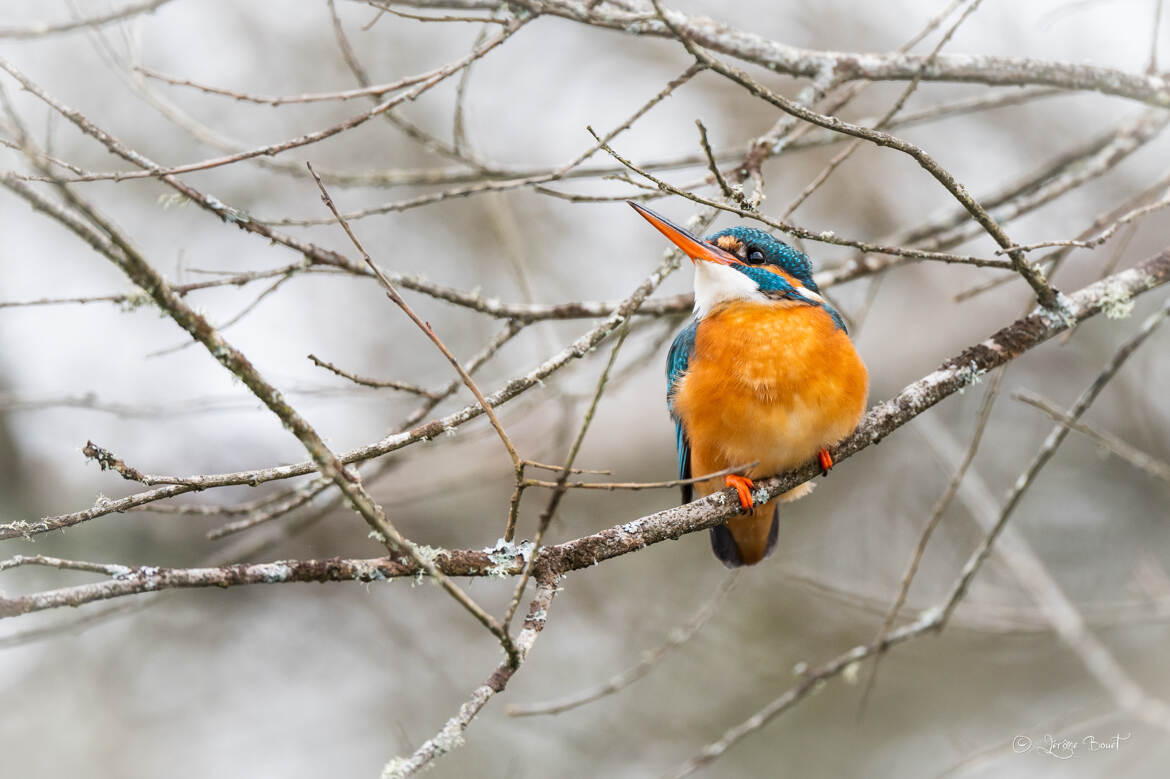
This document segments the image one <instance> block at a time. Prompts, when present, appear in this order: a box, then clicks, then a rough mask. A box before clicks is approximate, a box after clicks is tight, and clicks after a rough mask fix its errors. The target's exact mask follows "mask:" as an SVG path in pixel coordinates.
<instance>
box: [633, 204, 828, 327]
mask: <svg viewBox="0 0 1170 779" xmlns="http://www.w3.org/2000/svg"><path fill="white" fill-rule="evenodd" d="M627 202H629V203H630V205H631V206H633V207H634V210H636V211H637V212H638V213H639V214H641V215H642V216H643V217H644V218H645V219H646V221H648V222H649V223H650V224H652V225H654V227H655V228H657V229H658V231H659V232H661V233H662V234H663V235H665V236H666V237H667V238H669V239H670V240H671V242H672V243H673V244H674V245H675V246H677V247H678V248H679V249H681V250H682V251H683V252H685V253H686V255H687V256H688V257H690V258H691V260H692V261H693V262H694V263H695V313H696V314H698V316H700V317H702V316H705V315H706V314H708V313H710V312H711V311H712V310H713V309H714V308H716V307H717V306H719V305H721V304H723V303H729V302H732V301H735V300H758V301H767V300H774V301H781V300H784V301H790V302H792V303H806V304H809V305H814V306H817V305H824V304H825V301H824V298H822V297H821V295H820V291H819V290H818V289H817V285H816V282H815V281H813V277H812V264H811V263H810V262H809V260H808V257H806V256H805V255H804V253H802V252H799V251H797V250H796V249H793V248H792V247H791V246H789V245H788V244H786V243H784V242H783V241H780V240H777V239H776V238H773V237H772V236H770V235H768V234H767V233H765V232H764V231H763V230H756V229H755V228H752V227H730V228H728V229H726V230H720V231H719V232H717V233H715V234H713V235H709V236H707V238H706V240H702V239H700V238H697V237H696V236H694V235H692V234H691V233H690V232H689V231H687V230H684V229H683V228H681V227H679V226H678V225H676V224H674V223H673V222H671V221H670V220H669V219H666V218H665V217H663V216H661V215H659V214H656V213H654V212H653V211H651V210H650V209H648V208H646V207H644V206H641V205H638V204H637V203H634V202H632V201H627Z"/></svg>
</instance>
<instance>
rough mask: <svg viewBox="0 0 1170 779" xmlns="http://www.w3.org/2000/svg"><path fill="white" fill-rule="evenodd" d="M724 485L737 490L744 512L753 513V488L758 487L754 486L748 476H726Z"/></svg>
mask: <svg viewBox="0 0 1170 779" xmlns="http://www.w3.org/2000/svg"><path fill="white" fill-rule="evenodd" d="M723 483H724V484H726V485H727V486H728V487H732V488H734V489H735V491H736V493H738V494H739V505H740V507H741V508H742V509H743V510H744V511H751V508H752V488H753V487H755V486H756V485H754V484H752V480H751V479H749V478H748V477H746V476H724V477H723Z"/></svg>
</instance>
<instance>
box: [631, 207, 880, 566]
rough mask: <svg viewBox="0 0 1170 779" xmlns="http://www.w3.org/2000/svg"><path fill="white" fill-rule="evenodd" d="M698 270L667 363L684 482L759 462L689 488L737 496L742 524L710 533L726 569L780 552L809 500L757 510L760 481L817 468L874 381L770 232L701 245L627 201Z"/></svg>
mask: <svg viewBox="0 0 1170 779" xmlns="http://www.w3.org/2000/svg"><path fill="white" fill-rule="evenodd" d="M627 202H629V204H630V205H631V206H633V207H634V209H635V210H636V211H637V212H638V213H639V214H641V215H642V216H643V217H645V219H646V220H647V221H648V222H650V224H652V225H653V226H654V227H656V228H657V229H658V231H659V232H661V233H662V234H663V235H665V236H666V237H667V238H669V239H670V240H671V242H673V243H674V245H675V246H677V247H678V248H679V249H681V250H682V251H683V252H684V253H686V255H687V256H688V257H690V258H691V261H692V262H693V263H694V266H695V309H694V317H693V318H692V319H691V321H690V322H689V323H688V324H687V326H686V327H684V328H683V330H682V332H680V333H679V334H678V336H677V337H676V338H675V339H674V343H673V344H672V345H671V347H670V352H669V353H668V355H667V358H666V377H667V395H666V398H667V406H668V408H669V410H670V415H671V417H672V418H673V420H674V423H675V441H676V444H677V448H678V475H679V478H680V479H690V478H692V475H694V476H702V475H704V474H708V473H717V472H719V471H724V470H727V469H730V468H736V467H737V466H744V465H748V464H749V463H755V465H753V466H752V467H751V468H749V469H747V471H746V472H745V474H744V475H742V476H740V475H730V476H724V477H723V478H722V479H719V478H718V477H715V478H711V479H707V480H704V481H699V482H696V483H694V484H693V486H692V485H691V484H687V485H684V486H683V488H682V498H683V502H684V503H687V502H689V501H690V500H691V499H692V498H693V496H694V492H696V491H697V492H698V493H699V495H700V496H706V495H710V494H712V493H714V492H717V491H719V490H721V489H725V488H727V487H730V488H732V489H734V490H735V493H736V495H737V497H738V499H739V504H740V508H741V512H742V513H741V514H740V515H739V516H736V517H732V518H731V519H728V520H727V522H726V523H724V524H722V525H719V526H718V527H713V528H711V547H712V549H713V550H714V551H715V556H716V557H718V558H719V559H720V560H721V561H722V562H723V564H724V565H726V566H727V567H728V568H737V567H739V566H743V565H754V564H755V563H758V562H759V561H760V560H763V559H764V558H765V557H767V556H768V555H770V554H771V553H772V550H773V549H774V548H775V546H776V536H777V531H778V528H779V516H778V505H779V504H780V503H788V502H790V501H793V500H797V499H799V498H802V497H804V496H805V495H807V494H808V493H809V492H811V491H812V488H813V486H814V485H813V484H812V483H811V482H806V483H805V484H802V485H800V486H798V487H795V488H793V489H791V490H789V491H787V492H785V493H783V494H782V495H780V496H778V497H777V498H774V499H772V500H770V501H768V502H766V503H763V504H761V505H755V503H754V501H753V499H752V489H753V488H754V486H755V485H754V484H753V483H752V479H753V478H757V479H758V478H761V477H763V476H768V475H772V474H776V473H781V472H783V471H786V470H788V469H790V468H794V467H796V466H798V465H802V464H803V463H806V462H808V461H809V460H811V459H812V458H813V457H817V458H818V459H819V462H820V466H821V471H822V473H824V474H827V473H828V471H829V469H830V468H832V467H833V459H832V457H831V456H830V455H829V447H830V446H832V445H833V444H835V443H837V442H838V441H840V440H841V439H843V438H844V437H845V436H847V435H849V433H851V432H853V430H854V428H856V427H857V423H858V421H860V419H861V416H862V414H864V413H865V404H866V396H867V394H868V389H869V375H868V373H867V372H866V369H865V364H864V363H863V362H862V361H861V358H860V357H859V356H858V354H857V351H856V349H854V348H853V342H852V341H851V340H850V339H849V335H848V333H847V331H846V328H845V322H844V321H843V320H842V318H841V315H840V314H839V313H838V312H837V311H836V310H835V309H834V308H833V307H832V306H831V305H829V303H828V302H826V301H825V299H824V298H823V297H822V296H821V294H820V291H819V290H818V289H817V285H816V282H815V281H813V277H812V264H811V263H810V262H809V259H808V257H807V256H806V255H805V254H804V253H803V252H800V251H797V250H796V249H794V248H793V247H791V246H789V245H788V244H786V243H784V242H783V241H780V240H777V239H776V238H773V237H772V236H771V235H769V234H768V233H766V232H764V231H763V230H757V229H754V228H749V227H732V228H729V229H726V230H722V231H720V232H717V233H715V234H713V235H710V236H708V237H707V239H706V240H700V239H699V238H697V237H695V236H694V235H692V234H691V233H690V232H688V231H686V230H684V229H683V228H681V227H679V226H678V225H676V224H674V223H672V222H671V221H670V220H668V219H666V218H665V217H663V216H661V215H659V214H656V213H654V212H653V211H651V210H650V209H648V208H645V207H644V206H641V205H639V204H637V203H634V202H632V201H627Z"/></svg>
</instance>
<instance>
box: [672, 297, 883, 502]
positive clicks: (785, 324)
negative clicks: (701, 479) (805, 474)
mask: <svg viewBox="0 0 1170 779" xmlns="http://www.w3.org/2000/svg"><path fill="white" fill-rule="evenodd" d="M868 384H869V377H868V374H867V373H866V370H865V365H863V364H862V362H861V358H860V357H858V356H857V352H856V350H855V349H854V348H853V343H852V342H851V341H850V340H849V336H847V335H846V334H845V333H844V332H843V331H842V330H840V329H838V328H837V327H836V326H835V325H834V323H833V320H832V319H831V318H830V317H829V315H828V314H827V313H826V312H825V311H824V309H821V308H818V307H813V306H808V305H803V304H791V305H786V304H783V303H747V302H744V303H732V304H729V305H727V306H724V307H722V308H720V309H717V310H716V311H714V312H712V313H711V314H709V315H708V316H707V317H706V318H704V319H703V320H702V321H701V322H700V323H699V327H698V331H697V333H696V335H695V352H694V355H693V356H692V357H691V361H690V364H689V366H688V369H687V373H686V374H685V376H684V377H683V378H682V380H681V382H680V385H679V387H678V390H677V393H676V395H675V400H674V403H675V412H676V413H677V414H678V415H679V418H680V419H681V420H682V422H683V427H684V429H685V430H686V433H687V437H688V439H689V440H690V443H691V472H692V473H693V474H694V475H696V476H698V475H702V474H704V473H711V472H713V471H718V470H722V469H724V468H729V467H732V466H736V465H743V464H745V463H749V462H754V461H759V465H758V466H756V467H755V468H754V469H753V470H752V472H751V473H750V474H749V475H750V476H753V477H755V476H766V475H771V474H774V473H778V472H780V471H783V470H787V469H788V468H791V467H793V466H796V465H799V464H801V463H804V462H807V461H808V460H810V459H812V458H813V457H814V456H815V455H816V453H817V451H818V450H819V449H821V448H822V447H827V446H830V445H832V444H834V443H836V442H837V441H839V440H840V439H842V438H844V437H845V436H846V435H848V434H849V433H850V432H852V430H853V428H854V427H856V426H857V422H858V420H859V419H860V418H861V415H862V414H863V413H864V411H865V400H866V394H867V391H868ZM697 486H698V487H699V490H698V491H699V492H700V494H704V495H706V494H709V493H711V492H713V491H715V490H717V489H721V488H722V487H723V484H722V480H712V482H709V483H706V484H700V485H697Z"/></svg>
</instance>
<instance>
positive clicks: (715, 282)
mask: <svg viewBox="0 0 1170 779" xmlns="http://www.w3.org/2000/svg"><path fill="white" fill-rule="evenodd" d="M732 300H767V298H766V297H765V296H764V294H763V293H762V292H760V285H758V284H756V282H754V281H752V280H751V279H750V278H748V277H747V276H745V275H744V274H742V273H740V272H739V271H737V270H736V269H735V268H732V267H729V266H727V265H719V264H717V263H714V262H704V261H703V260H699V261H698V262H696V263H695V316H697V317H699V318H700V319H702V318H703V317H705V316H706V315H707V314H709V313H711V311H712V310H714V308H715V307H716V306H718V305H720V304H721V303H727V302H730V301H732Z"/></svg>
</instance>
